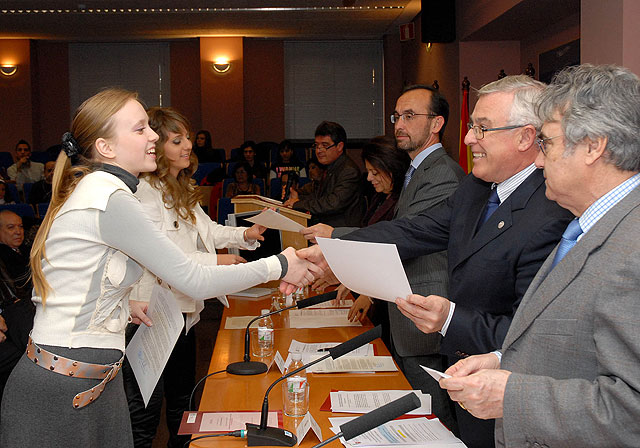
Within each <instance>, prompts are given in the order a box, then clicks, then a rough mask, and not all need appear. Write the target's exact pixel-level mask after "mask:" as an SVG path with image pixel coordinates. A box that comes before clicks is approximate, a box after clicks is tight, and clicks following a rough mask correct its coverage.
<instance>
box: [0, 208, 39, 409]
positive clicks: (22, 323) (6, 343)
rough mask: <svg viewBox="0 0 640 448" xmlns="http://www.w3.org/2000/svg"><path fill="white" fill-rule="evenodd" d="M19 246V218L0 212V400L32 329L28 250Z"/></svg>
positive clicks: (21, 240) (20, 237) (20, 238)
mask: <svg viewBox="0 0 640 448" xmlns="http://www.w3.org/2000/svg"><path fill="white" fill-rule="evenodd" d="M23 243H24V231H23V228H22V218H20V216H18V215H16V214H15V213H13V212H12V211H9V210H2V211H0V399H1V398H2V392H3V390H4V385H5V383H6V382H7V379H8V378H9V374H10V373H11V371H12V370H13V368H14V366H15V365H16V363H17V362H18V360H19V359H20V357H21V356H22V354H23V353H24V350H25V348H26V346H27V338H28V336H29V332H30V331H31V327H32V326H33V315H34V312H35V307H34V306H33V304H32V303H31V289H32V288H33V285H32V283H31V279H30V277H29V274H30V269H29V248H28V247H25V245H24V244H23Z"/></svg>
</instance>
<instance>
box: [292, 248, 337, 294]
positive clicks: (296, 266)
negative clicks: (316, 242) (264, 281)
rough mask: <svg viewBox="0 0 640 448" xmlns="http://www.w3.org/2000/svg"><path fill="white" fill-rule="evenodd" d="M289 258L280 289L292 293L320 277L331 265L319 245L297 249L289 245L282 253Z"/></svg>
mask: <svg viewBox="0 0 640 448" xmlns="http://www.w3.org/2000/svg"><path fill="white" fill-rule="evenodd" d="M281 254H282V255H284V256H285V257H286V259H287V264H288V269H287V274H286V275H285V276H284V277H283V278H282V280H281V281H280V291H281V292H283V293H284V294H291V293H293V292H294V291H295V290H296V289H298V288H299V287H301V286H305V285H308V284H310V283H312V282H313V281H314V280H316V279H318V278H320V277H321V276H322V275H323V274H324V271H325V269H327V268H328V267H329V265H328V264H327V262H326V260H325V259H324V256H323V255H322V251H321V250H320V247H319V246H312V247H307V248H304V249H299V250H295V249H294V248H292V247H287V248H286V249H285V250H283V251H282V253H281Z"/></svg>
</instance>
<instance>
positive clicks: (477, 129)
mask: <svg viewBox="0 0 640 448" xmlns="http://www.w3.org/2000/svg"><path fill="white" fill-rule="evenodd" d="M525 126H526V124H514V125H512V126H501V127H499V128H485V127H484V126H480V125H477V124H476V125H474V124H472V123H467V129H469V130H472V129H473V135H474V136H475V138H476V140H482V139H483V138H484V133H485V132H490V131H506V130H508V129H517V128H523V127H525Z"/></svg>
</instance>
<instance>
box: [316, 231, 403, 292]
mask: <svg viewBox="0 0 640 448" xmlns="http://www.w3.org/2000/svg"><path fill="white" fill-rule="evenodd" d="M316 241H318V244H319V245H320V249H322V254H323V255H324V258H325V259H326V260H327V263H329V267H330V268H331V270H332V271H333V273H334V274H335V276H336V277H337V278H338V280H340V282H341V283H342V284H343V285H345V286H346V287H347V288H349V289H350V290H351V291H355V292H357V293H359V294H364V295H366V296H369V297H375V298H377V299H383V300H387V301H389V302H395V301H396V298H397V297H402V298H405V297H407V296H408V295H409V294H411V287H410V286H409V281H408V280H407V274H405V272H404V268H403V267H402V262H401V261H400V255H398V249H397V248H396V245H395V244H385V243H366V242H362V241H348V240H339V239H331V238H319V237H318V238H316Z"/></svg>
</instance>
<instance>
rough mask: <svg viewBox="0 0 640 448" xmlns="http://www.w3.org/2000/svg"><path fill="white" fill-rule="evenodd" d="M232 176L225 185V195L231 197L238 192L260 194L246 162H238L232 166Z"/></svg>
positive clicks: (238, 193)
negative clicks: (232, 179)
mask: <svg viewBox="0 0 640 448" xmlns="http://www.w3.org/2000/svg"><path fill="white" fill-rule="evenodd" d="M232 174H233V178H234V179H235V182H231V183H230V184H229V185H228V186H227V193H226V195H225V196H226V197H228V198H233V197H235V196H238V195H240V194H260V187H259V186H257V185H256V184H254V183H253V174H252V173H251V167H250V166H249V164H248V163H247V162H238V163H236V165H235V166H234V167H233V173H232Z"/></svg>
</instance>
